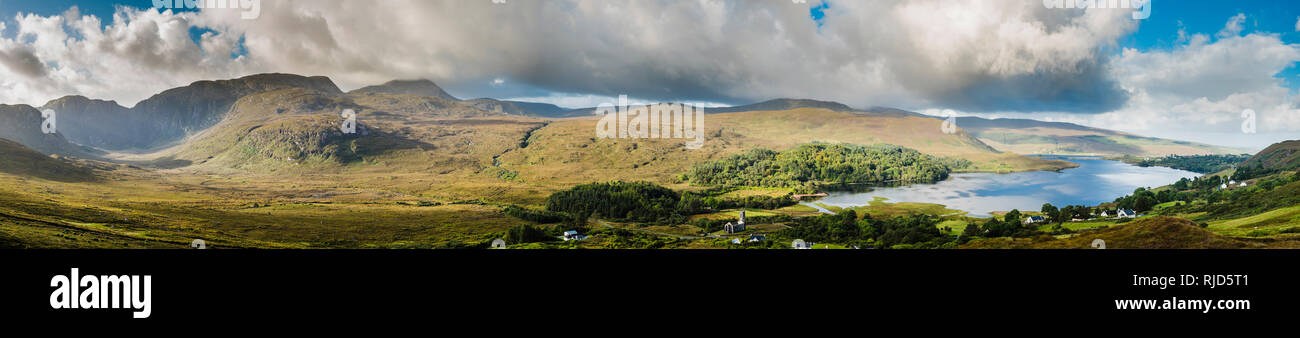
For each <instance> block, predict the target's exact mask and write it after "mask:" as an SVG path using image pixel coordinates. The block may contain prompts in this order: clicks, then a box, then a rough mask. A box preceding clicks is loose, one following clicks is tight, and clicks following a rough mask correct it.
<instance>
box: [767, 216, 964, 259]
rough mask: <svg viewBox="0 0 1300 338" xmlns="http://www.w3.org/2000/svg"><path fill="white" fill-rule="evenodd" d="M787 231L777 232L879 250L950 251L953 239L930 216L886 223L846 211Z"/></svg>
mask: <svg viewBox="0 0 1300 338" xmlns="http://www.w3.org/2000/svg"><path fill="white" fill-rule="evenodd" d="M793 221H794V224H791V227H790V228H789V229H784V230H781V231H780V232H778V235H780V236H782V237H787V238H799V239H803V240H805V241H809V242H825V243H843V244H848V245H856V246H862V247H874V248H881V249H938V248H953V247H955V246H956V245H957V244H958V243H957V242H956V238H953V237H951V236H949V235H947V234H946V233H945V232H944V230H942V229H939V227H938V226H937V225H938V224H939V218H938V217H936V216H932V215H920V214H918V215H910V216H899V217H892V218H887V219H881V220H877V219H873V218H872V217H871V215H867V214H864V215H862V217H861V218H859V217H858V214H857V212H856V211H854V210H852V209H850V210H846V211H844V212H841V213H839V214H835V215H822V216H817V217H807V218H800V219H795V220H793Z"/></svg>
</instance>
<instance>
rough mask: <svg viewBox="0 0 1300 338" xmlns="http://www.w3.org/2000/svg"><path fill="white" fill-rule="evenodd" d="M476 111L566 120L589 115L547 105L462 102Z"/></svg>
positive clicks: (477, 100) (511, 102) (498, 101)
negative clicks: (476, 109)
mask: <svg viewBox="0 0 1300 338" xmlns="http://www.w3.org/2000/svg"><path fill="white" fill-rule="evenodd" d="M463 102H464V103H465V104H468V105H470V106H473V107H475V108H478V109H483V110H488V111H496V112H502V113H506V114H511V115H523V116H536V117H549V118H566V117H577V116H585V115H590V113H591V111H590V110H580V109H568V108H562V107H560V106H556V105H553V104H549V103H535V102H521V101H501V100H496V99H487V98H483V99H473V100H466V101H463Z"/></svg>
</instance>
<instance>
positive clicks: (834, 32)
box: [0, 0, 1300, 131]
mask: <svg viewBox="0 0 1300 338" xmlns="http://www.w3.org/2000/svg"><path fill="white" fill-rule="evenodd" d="M815 5H818V3H817V2H816V1H811V2H809V3H806V4H791V3H789V2H783V1H712V0H693V1H679V0H662V1H627V0H555V1H511V2H508V3H505V4H493V3H491V2H489V1H455V0H448V1H417V0H394V1H382V2H368V1H294V2H290V1H267V2H264V3H263V7H262V9H261V10H262V11H261V16H260V18H259V19H256V20H242V19H241V18H240V13H241V12H240V11H238V10H218V9H205V10H203V11H201V12H198V13H194V12H185V13H173V12H170V11H165V12H158V11H156V10H143V11H140V10H133V9H129V8H123V9H119V11H118V12H117V13H116V14H115V15H114V20H113V21H112V22H113V25H110V26H107V27H104V26H103V23H102V22H101V19H100V18H97V17H95V16H90V15H82V14H81V13H79V12H78V11H75V10H70V11H68V12H66V13H64V14H61V15H55V16H50V17H42V16H36V15H25V16H21V17H17V18H15V21H16V22H17V24H16V25H14V26H13V27H10V28H11V30H17V31H18V33H17V36H16V37H14V38H11V39H4V38H0V51H5V52H6V53H8V54H6V55H19V57H7V58H5V60H7V61H6V62H5V63H4V66H0V102H7V103H32V104H41V103H44V102H45V101H46V100H49V99H53V98H56V97H58V96H62V95H66V94H81V95H86V96H90V97H95V98H104V99H114V100H118V101H120V102H122V103H124V104H128V105H130V104H133V103H134V102H136V101H139V100H141V99H143V98H146V97H147V96H148V95H151V94H153V93H156V92H158V91H161V90H164V89H167V88H170V87H174V86H179V85H184V84H188V83H189V82H192V81H196V80H201V79H218V78H231V77H237V76H242V75H248V74H251V73H260V72H286V73H297V74H302V75H325V76H329V77H331V78H333V79H334V80H335V81H336V82H337V83H338V84H339V85H340V87H342V88H344V89H352V88H358V87H361V86H365V85H371V84H376V83H382V82H386V81H388V80H392V79H413V78H428V79H432V80H435V81H437V82H438V83H439V84H441V85H443V86H444V87H447V89H448V90H449V91H451V92H452V93H454V94H456V95H458V96H461V97H497V98H515V99H521V98H522V99H533V100H536V101H543V102H551V103H557V104H560V105H561V106H568V107H582V106H592V105H594V104H593V103H600V102H608V100H610V98H613V97H617V95H619V94H627V95H630V96H633V97H638V98H642V99H644V100H645V101H648V102H656V101H661V100H673V101H687V102H704V103H706V104H711V105H716V104H717V102H733V103H748V102H754V101H760V100H766V99H772V98H779V97H792V98H812V99H821V100H833V101H840V102H843V103H846V104H849V105H852V106H857V107H866V106H875V105H884V106H898V107H903V108H917V109H925V108H935V109H945V108H952V109H957V110H961V111H964V112H967V113H980V112H1003V113H1008V112H1009V113H1017V112H1018V113H1037V112H1056V113H1050V114H1036V115H1034V116H1039V117H1050V118H1055V119H1059V120H1063V121H1083V122H1087V123H1088V124H1091V125H1096V126H1102V127H1111V128H1118V129H1123V130H1130V131H1143V130H1147V131H1150V130H1152V129H1155V128H1179V129H1188V130H1198V129H1206V130H1217V131H1222V130H1227V129H1230V128H1231V125H1232V124H1233V123H1234V122H1233V119H1232V118H1231V116H1235V115H1236V114H1239V112H1240V109H1238V108H1243V107H1252V108H1253V109H1255V110H1257V111H1259V112H1260V118H1261V123H1260V128H1261V130H1274V131H1277V130H1292V131H1294V130H1300V126H1296V125H1295V124H1296V123H1300V122H1297V121H1300V119H1298V118H1294V110H1292V109H1291V108H1287V107H1289V105H1288V104H1286V102H1288V101H1287V97H1286V96H1287V95H1286V94H1285V93H1286V90H1285V88H1283V87H1282V83H1281V82H1280V81H1279V80H1278V79H1275V78H1273V75H1275V74H1276V73H1277V72H1279V71H1281V70H1282V69H1285V67H1287V66H1288V65H1290V64H1293V63H1294V62H1296V61H1297V52H1296V47H1295V46H1291V45H1288V44H1286V43H1283V42H1282V41H1281V40H1280V39H1279V38H1278V37H1277V36H1276V35H1269V34H1266V33H1251V34H1247V35H1244V36H1242V35H1241V33H1242V31H1243V28H1242V27H1243V24H1244V23H1245V21H1246V17H1245V16H1244V15H1241V14H1239V15H1236V16H1234V17H1232V18H1231V19H1229V20H1228V22H1227V23H1226V24H1225V25H1224V28H1223V30H1221V31H1220V32H1218V34H1216V36H1217V37H1216V38H1213V40H1212V37H1211V36H1207V35H1203V34H1192V35H1188V34H1186V33H1185V32H1181V33H1180V34H1181V35H1180V38H1179V40H1178V42H1179V43H1180V44H1181V46H1180V47H1177V48H1175V49H1172V50H1163V51H1162V50H1156V51H1145V52H1143V51H1136V50H1124V51H1121V52H1119V53H1113V52H1110V51H1108V50H1114V49H1113V48H1114V47H1115V46H1116V41H1118V40H1119V39H1121V38H1123V37H1125V36H1127V35H1129V34H1131V33H1132V32H1134V31H1135V30H1136V28H1137V25H1138V23H1139V22H1140V21H1135V20H1132V19H1131V18H1130V14H1131V12H1132V11H1131V10H1120V9H1095V10H1086V11H1085V10H1081V9H1047V8H1045V7H1043V6H1042V5H1041V4H1039V3H1037V2H1035V1H1018V0H998V1H981V0H915V1H901V0H899V1H870V2H868V1H834V2H832V5H831V7H830V8H828V9H826V18H825V20H824V21H823V24H824V25H822V26H820V27H819V26H818V25H817V23H816V22H813V21H812V19H811V18H810V17H809V12H808V7H809V6H815ZM1297 26H1300V22H1297ZM194 27H199V28H203V29H206V30H210V31H211V32H208V33H204V34H203V35H202V36H201V38H200V39H199V40H200V41H199V42H197V43H196V42H194V41H193V40H191V38H190V36H189V32H190V30H191V29H192V28H194ZM1298 28H1300V27H1298ZM2 29H3V28H0V30H2ZM241 38H242V39H243V40H242V41H243V44H242V45H241V44H240V41H241ZM241 46H242V50H243V51H245V52H246V54H240V53H236V51H237V50H240V48H241ZM22 50H27V51H30V52H31V53H30V54H31V55H32V56H33V57H34V60H38V61H31V60H33V59H32V58H27V57H25V56H23V55H21V52H19V54H14V53H15V52H14V51H22ZM235 54H240V55H242V56H237V57H236V56H232V55H235ZM13 60H28V61H25V62H14V61H13ZM32 62H36V65H43V66H44V67H43V69H45V71H46V72H45V74H44V75H41V73H39V72H30V71H28V72H24V71H23V69H30V68H31V67H26V68H24V67H22V66H23V65H28V66H30V65H32V64H33V63H32ZM37 68H42V67H37ZM31 75H37V76H35V77H32V76H31ZM497 79H502V80H504V79H509V81H501V82H497V81H496V80H497ZM1279 107H1281V108H1279ZM1234 110H1236V111H1235V112H1234ZM1061 113H1102V114H1095V115H1086V114H1061ZM1288 114H1290V115H1288ZM1270 128H1272V129H1270ZM1288 128H1289V129H1288Z"/></svg>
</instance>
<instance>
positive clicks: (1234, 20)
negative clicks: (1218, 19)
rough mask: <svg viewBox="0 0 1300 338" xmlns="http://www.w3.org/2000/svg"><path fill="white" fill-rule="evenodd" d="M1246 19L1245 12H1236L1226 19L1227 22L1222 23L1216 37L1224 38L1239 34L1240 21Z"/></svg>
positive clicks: (1240, 28)
mask: <svg viewBox="0 0 1300 338" xmlns="http://www.w3.org/2000/svg"><path fill="white" fill-rule="evenodd" d="M1245 21H1246V14H1243V13H1237V15H1234V16H1232V17H1231V18H1229V19H1228V23H1226V24H1224V25H1223V30H1221V31H1219V34H1218V37H1220V38H1226V37H1231V36H1237V35H1238V34H1241V30H1242V27H1241V23H1242V22H1245Z"/></svg>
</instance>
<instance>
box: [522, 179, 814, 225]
mask: <svg viewBox="0 0 1300 338" xmlns="http://www.w3.org/2000/svg"><path fill="white" fill-rule="evenodd" d="M732 190H733V189H730V188H714V189H708V190H704V191H698V192H692V191H687V192H677V191H674V190H672V189H669V188H665V187H662V186H659V185H655V184H653V183H646V182H619V181H615V182H607V183H591V184H583V185H579V186H576V187H573V188H572V189H569V190H564V191H559V192H556V193H554V194H551V196H550V197H549V198H547V201H546V212H537V211H527V210H524V209H521V208H507V209H506V210H505V212H506V214H508V215H511V216H514V217H516V218H520V219H524V220H530V221H536V222H540V223H554V222H562V221H566V220H571V221H574V222H580V221H581V220H586V219H588V218H590V217H597V218H603V219H608V220H611V221H620V222H636V223H651V224H682V223H685V221H686V216H690V215H696V214H703V213H708V212H713V211H717V210H723V209H735V208H757V209H778V208H781V207H785V206H789V205H793V204H795V203H796V202H795V201H794V200H793V199H791V198H790V197H789V195H780V196H763V195H756V196H747V197H743V198H726V197H723V195H725V194H726V193H728V192H731V191H732Z"/></svg>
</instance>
